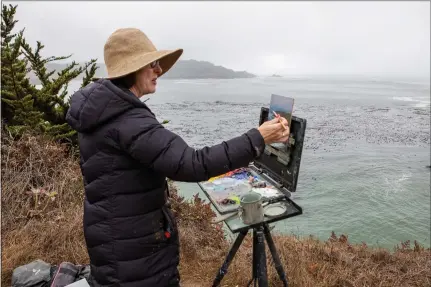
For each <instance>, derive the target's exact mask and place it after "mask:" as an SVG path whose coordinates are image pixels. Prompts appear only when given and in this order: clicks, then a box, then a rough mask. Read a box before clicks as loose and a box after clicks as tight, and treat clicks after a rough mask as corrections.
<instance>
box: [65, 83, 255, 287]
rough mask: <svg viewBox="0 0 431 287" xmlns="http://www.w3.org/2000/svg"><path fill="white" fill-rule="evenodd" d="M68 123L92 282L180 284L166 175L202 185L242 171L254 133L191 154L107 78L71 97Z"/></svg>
mask: <svg viewBox="0 0 431 287" xmlns="http://www.w3.org/2000/svg"><path fill="white" fill-rule="evenodd" d="M67 121H68V123H69V124H70V125H71V126H72V127H73V128H74V129H75V130H77V131H78V135H79V148H80V154H81V170H82V174H83V178H84V185H85V202H84V234H85V240H86V244H87V249H88V254H89V257H90V264H91V281H92V282H91V284H92V285H93V286H126V287H128V286H141V287H142V286H144V287H145V286H152V287H154V286H178V284H179V278H180V277H179V274H178V270H177V266H178V264H179V240H178V232H177V227H176V223H175V219H174V218H173V216H172V213H171V210H170V209H169V207H168V205H167V204H166V201H167V193H168V192H167V182H166V178H171V179H173V180H177V181H188V182H199V181H204V180H207V179H208V178H210V177H212V176H216V175H220V174H222V173H225V172H228V171H230V170H232V169H235V168H239V167H243V166H247V165H248V164H249V162H250V161H252V160H253V158H254V157H256V156H259V154H260V153H261V152H262V151H263V148H264V140H263V138H262V136H261V135H260V133H259V131H258V130H257V129H251V130H250V131H248V132H247V133H246V134H244V135H242V136H239V137H236V138H233V139H231V140H229V141H226V142H223V143H221V144H218V145H215V146H212V147H205V148H203V149H200V150H195V149H193V148H191V147H189V146H188V145H187V144H186V142H185V141H184V140H183V139H182V138H181V137H179V136H178V135H176V134H174V133H173V132H171V131H169V130H167V129H165V128H164V126H163V125H161V124H160V123H159V122H158V121H157V119H156V117H155V116H154V114H153V113H152V112H151V110H150V109H149V108H148V106H147V105H146V104H144V103H143V102H141V101H140V100H139V99H138V98H137V97H135V96H134V95H133V93H131V92H130V91H128V90H126V89H122V88H119V87H117V86H115V85H114V84H113V83H112V82H111V81H109V80H106V79H101V80H98V81H96V82H94V83H91V84H89V85H88V86H86V87H85V88H83V89H81V90H79V91H77V92H76V93H75V94H74V95H73V96H72V99H71V106H70V109H69V111H68V113H67ZM166 231H168V232H170V236H169V234H167V233H166Z"/></svg>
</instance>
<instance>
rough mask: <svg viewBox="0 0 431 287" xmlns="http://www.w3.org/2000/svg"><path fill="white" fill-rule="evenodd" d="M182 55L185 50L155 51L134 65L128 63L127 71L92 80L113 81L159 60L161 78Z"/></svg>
mask: <svg viewBox="0 0 431 287" xmlns="http://www.w3.org/2000/svg"><path fill="white" fill-rule="evenodd" d="M182 54H183V49H176V50H159V51H154V52H151V53H148V54H145V55H143V56H141V57H138V58H136V59H135V60H134V61H133V63H126V65H127V66H128V67H129V69H127V70H125V69H119V70H120V71H118V72H117V73H114V74H111V75H108V76H107V77H104V78H97V77H94V78H92V80H93V81H97V80H99V79H107V80H113V79H117V78H121V77H124V76H127V75H129V74H131V73H134V72H136V71H139V70H140V69H142V68H144V67H145V66H147V65H149V64H150V63H152V62H154V61H157V60H158V61H159V64H160V67H161V68H162V73H161V74H160V76H159V77H161V76H162V75H164V74H165V73H166V72H168V71H169V70H170V69H171V68H172V66H173V65H174V64H175V63H176V62H177V61H178V59H179V58H180V57H181V55H182Z"/></svg>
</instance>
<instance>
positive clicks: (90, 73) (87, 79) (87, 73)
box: [81, 59, 99, 88]
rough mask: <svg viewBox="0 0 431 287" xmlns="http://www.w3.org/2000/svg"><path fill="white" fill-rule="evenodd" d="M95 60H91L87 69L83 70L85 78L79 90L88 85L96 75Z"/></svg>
mask: <svg viewBox="0 0 431 287" xmlns="http://www.w3.org/2000/svg"><path fill="white" fill-rule="evenodd" d="M96 61H97V59H91V61H90V62H89V63H88V65H87V67H86V68H85V76H84V78H83V79H82V84H81V88H83V87H85V86H86V85H88V84H89V83H90V82H91V80H92V79H93V78H94V75H95V74H96V71H97V69H98V68H99V67H98V66H97V63H96ZM88 67H90V70H88Z"/></svg>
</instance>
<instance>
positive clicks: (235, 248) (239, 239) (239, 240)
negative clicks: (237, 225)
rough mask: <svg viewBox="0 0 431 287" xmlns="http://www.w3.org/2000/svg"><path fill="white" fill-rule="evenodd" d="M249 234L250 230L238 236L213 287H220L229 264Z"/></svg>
mask: <svg viewBox="0 0 431 287" xmlns="http://www.w3.org/2000/svg"><path fill="white" fill-rule="evenodd" d="M247 232H248V230H247V231H241V232H240V233H239V234H238V237H237V238H236V239H235V242H234V243H233V245H232V247H231V248H230V250H229V253H228V254H227V256H226V259H225V261H224V262H223V265H222V266H221V267H220V269H219V271H218V272H217V276H216V278H215V279H214V282H213V285H212V286H213V287H217V286H219V285H220V282H221V280H222V279H223V277H224V275H225V274H227V269H228V268H229V264H230V263H231V261H232V259H233V258H234V257H235V254H236V252H237V251H238V249H239V247H240V246H241V243H242V241H243V240H244V237H245V236H246V235H247Z"/></svg>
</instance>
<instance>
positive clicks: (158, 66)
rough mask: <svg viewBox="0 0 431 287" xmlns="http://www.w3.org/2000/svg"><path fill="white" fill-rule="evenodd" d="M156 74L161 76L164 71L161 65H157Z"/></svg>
mask: <svg viewBox="0 0 431 287" xmlns="http://www.w3.org/2000/svg"><path fill="white" fill-rule="evenodd" d="M154 72H155V73H156V74H157V75H160V74H161V73H162V72H163V69H162V67H160V64H157V66H156V67H155V68H154Z"/></svg>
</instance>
